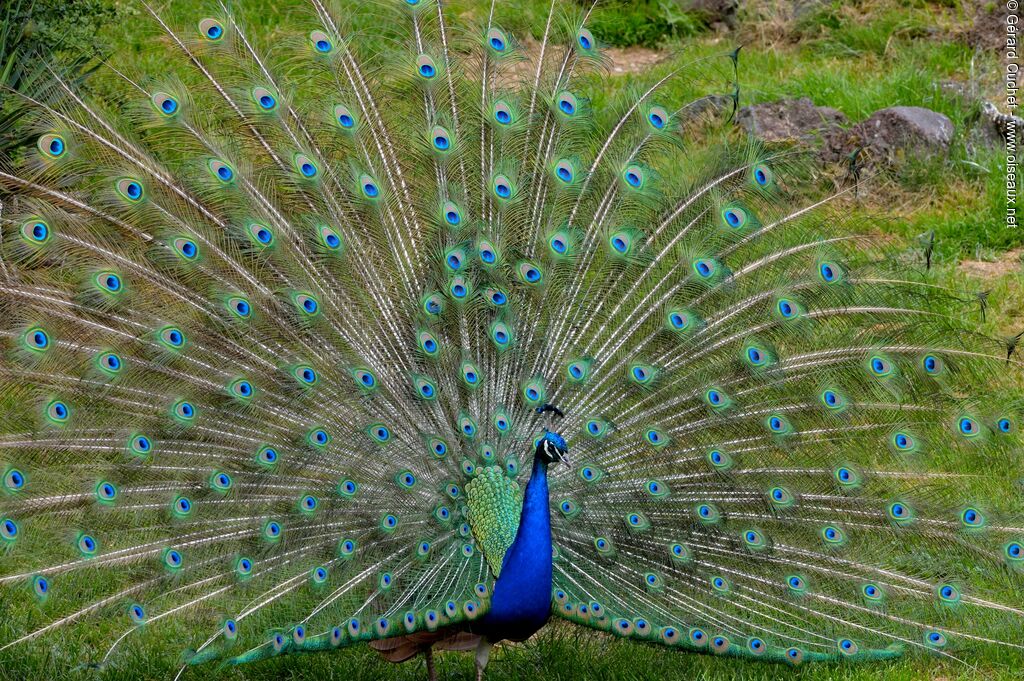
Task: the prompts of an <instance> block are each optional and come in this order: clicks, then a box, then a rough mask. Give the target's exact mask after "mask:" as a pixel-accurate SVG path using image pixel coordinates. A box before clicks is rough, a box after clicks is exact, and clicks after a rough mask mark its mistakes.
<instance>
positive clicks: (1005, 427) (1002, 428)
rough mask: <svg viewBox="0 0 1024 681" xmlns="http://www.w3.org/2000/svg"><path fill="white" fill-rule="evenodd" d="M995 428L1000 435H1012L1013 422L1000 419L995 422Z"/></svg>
mask: <svg viewBox="0 0 1024 681" xmlns="http://www.w3.org/2000/svg"><path fill="white" fill-rule="evenodd" d="M996 428H997V429H998V430H999V432H1000V433H1012V432H1013V421H1011V420H1010V419H1008V418H1005V417H1004V418H1001V419H999V420H998V421H996Z"/></svg>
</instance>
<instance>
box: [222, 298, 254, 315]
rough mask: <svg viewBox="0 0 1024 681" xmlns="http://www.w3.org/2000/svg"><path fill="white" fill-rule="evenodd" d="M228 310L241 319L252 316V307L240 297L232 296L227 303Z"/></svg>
mask: <svg viewBox="0 0 1024 681" xmlns="http://www.w3.org/2000/svg"><path fill="white" fill-rule="evenodd" d="M227 306H228V310H229V311H230V312H231V313H232V314H233V315H235V316H236V317H239V318H241V319H248V318H249V317H250V316H252V306H251V305H249V301H248V300H246V299H245V298H243V297H241V296H232V297H230V298H228V301H227Z"/></svg>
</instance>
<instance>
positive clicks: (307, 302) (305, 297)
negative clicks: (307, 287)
mask: <svg viewBox="0 0 1024 681" xmlns="http://www.w3.org/2000/svg"><path fill="white" fill-rule="evenodd" d="M292 300H293V302H294V303H295V307H296V308H298V310H299V312H301V313H302V314H304V315H307V316H310V317H312V316H315V315H317V314H318V313H319V312H320V303H319V302H317V299H316V298H314V297H313V296H311V295H309V294H308V293H297V294H295V296H294V297H293V299H292Z"/></svg>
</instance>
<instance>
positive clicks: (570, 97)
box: [555, 91, 579, 117]
mask: <svg viewBox="0 0 1024 681" xmlns="http://www.w3.org/2000/svg"><path fill="white" fill-rule="evenodd" d="M555 103H556V104H557V105H558V111H559V112H560V113H561V114H562V115H563V116H566V117H570V116H573V115H575V114H576V111H577V110H578V109H579V100H577V99H576V95H574V94H572V93H571V92H565V91H563V92H560V93H558V96H557V98H556V100H555Z"/></svg>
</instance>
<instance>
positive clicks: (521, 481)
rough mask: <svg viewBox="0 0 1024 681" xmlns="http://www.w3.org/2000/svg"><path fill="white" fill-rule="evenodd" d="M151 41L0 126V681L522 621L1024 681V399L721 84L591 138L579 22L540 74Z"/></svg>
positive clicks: (718, 80) (356, 30) (525, 66)
mask: <svg viewBox="0 0 1024 681" xmlns="http://www.w3.org/2000/svg"><path fill="white" fill-rule="evenodd" d="M296 1H298V0H296ZM145 9H146V10H147V12H148V13H149V14H151V15H152V16H150V17H149V18H148V19H146V20H148V21H150V22H151V24H152V27H153V29H154V31H156V32H159V33H161V34H163V36H164V38H165V39H164V40H153V41H151V42H148V43H143V44H141V45H140V47H139V49H140V50H142V51H144V52H145V55H144V56H145V57H146V58H145V59H141V60H135V59H133V57H132V55H114V56H113V58H112V59H111V60H110V63H111V64H112V65H113V66H115V67H116V71H111V74H112V75H115V76H116V79H115V80H116V81H117V83H118V85H116V86H113V90H114V91H116V93H115V95H114V96H112V97H111V100H110V101H104V100H102V99H99V98H98V95H96V94H95V91H93V90H90V89H88V88H86V87H84V86H83V85H82V84H81V83H78V82H69V81H67V80H65V79H64V78H63V77H62V76H61V75H60V73H59V72H58V71H57V70H56V69H54V70H51V71H48V72H47V73H48V75H47V77H46V78H44V79H41V82H38V83H35V84H34V85H32V88H33V89H32V90H31V91H26V92H22V93H5V97H6V104H5V106H6V107H17V108H19V114H23V115H20V117H19V118H18V124H17V125H18V133H19V135H20V136H21V138H24V139H27V140H29V143H28V144H27V145H25V147H24V148H22V149H19V150H17V152H16V153H13V154H11V155H10V157H4V158H0V198H2V200H3V204H2V207H3V212H2V225H0V227H2V239H0V313H2V314H0V344H2V350H0V352H2V358H0V380H2V397H0V399H2V402H0V404H2V407H3V408H2V409H0V473H2V487H0V622H3V626H2V627H0V668H2V669H5V670H15V671H12V672H11V673H12V674H14V675H18V671H22V672H23V674H22V675H25V674H28V673H30V672H31V670H35V669H37V668H39V666H38V665H36V664H35V663H34V662H31V661H33V660H38V659H42V657H44V656H45V657H46V658H47V664H49V665H54V666H55V667H54V668H47V671H48V672H50V675H51V676H54V677H57V676H61V675H63V674H65V673H67V672H68V671H70V668H71V667H77V666H78V665H79V664H106V663H108V662H110V661H112V660H116V659H117V658H118V654H119V653H120V652H122V651H123V650H125V649H129V648H131V650H132V654H135V653H136V652H139V651H141V652H142V653H144V654H146V655H147V656H151V657H156V656H163V655H167V654H168V653H167V651H168V650H173V651H176V652H174V653H172V654H171V655H170V657H171V658H173V659H170V660H169V661H168V662H167V664H168V665H169V666H173V665H175V664H178V663H179V661H180V659H179V657H177V651H188V652H187V653H186V654H185V657H184V660H185V662H186V663H187V664H188V665H200V664H206V663H222V664H242V663H246V662H252V661H256V660H261V659H265V658H268V657H272V656H276V655H283V654H291V653H299V652H311V651H321V650H329V649H333V648H339V647H346V646H352V645H357V644H361V643H365V642H371V643H372V644H373V645H374V647H375V648H377V649H378V650H379V651H380V652H381V653H382V654H384V655H386V656H388V657H389V659H396V660H397V659H404V658H406V657H409V656H412V655H414V654H416V653H418V652H426V651H429V650H430V646H431V645H434V644H436V645H437V646H438V647H439V648H442V649H443V648H445V647H459V646H462V647H465V646H466V641H467V640H475V639H472V637H480V636H481V635H484V636H485V639H484V643H485V644H486V642H487V641H489V640H491V639H494V640H497V639H499V638H506V637H508V636H505V633H503V632H502V631H498V630H495V629H493V628H490V629H488V628H487V627H490V626H491V624H489V623H490V622H492V621H493V620H492V616H495V617H496V613H499V611H501V608H500V607H499V604H500V603H501V601H500V599H499V597H501V598H508V594H507V593H506V592H504V591H503V588H504V585H507V584H512V583H516V584H518V586H517V587H516V588H518V589H521V593H526V592H527V591H529V590H530V589H533V590H534V591H536V590H537V589H539V599H535V601H537V600H539V603H540V611H541V614H542V615H543V617H536V618H534V619H535V620H536V621H534V622H533V623H532V624H534V625H536V626H541V625H542V624H543V622H544V621H546V619H547V616H548V615H549V614H550V615H554V616H556V617H559V618H562V619H564V620H568V621H571V622H573V623H575V624H576V625H579V626H581V627H587V628H590V629H593V630H597V631H600V632H609V633H613V634H615V635H617V636H621V637H628V638H631V639H636V640H639V641H644V642H647V643H652V644H659V645H665V646H671V647H676V648H679V649H681V650H686V651H690V652H702V653H711V654H717V655H726V656H732V657H742V658H749V659H757V660H769V661H774V662H782V663H789V664H799V663H803V662H813V661H820V660H833V661H835V660H852V661H858V660H880V659H889V658H891V657H894V656H897V655H899V654H915V653H931V654H936V655H939V656H942V657H944V658H945V659H947V660H949V661H954V660H961V661H965V662H970V661H971V660H972V655H973V654H974V651H976V650H978V649H980V648H994V649H999V650H1003V651H1006V652H1007V653H1008V654H1009V655H1010V656H1015V657H1013V659H1012V660H1011V661H1010V662H1008V664H1013V665H1016V667H1015V668H1017V669H1019V667H1020V661H1021V653H1022V651H1024V644H1022V643H1021V637H1020V630H1021V626H1022V623H1024V609H1022V607H1021V595H1022V593H1024V589H1022V582H1021V579H1022V570H1024V529H1022V528H1024V523H1022V522H1021V517H1022V510H1024V509H1022V504H1021V496H1020V489H1019V486H1018V485H1019V481H1020V480H1022V479H1024V458H1022V457H1021V456H1020V447H1021V442H1020V435H1019V430H1018V429H1019V419H1020V417H1021V404H1022V403H1021V401H1020V399H1019V398H1020V389H1019V386H1020V384H1021V362H1020V361H1019V359H1018V358H1017V357H1016V355H1014V354H1013V352H1012V347H1011V349H1010V352H1009V353H1007V350H1006V348H1005V347H1004V346H1003V345H1001V344H1000V343H999V342H998V341H993V340H991V339H988V338H985V337H984V336H982V335H981V334H980V333H978V331H977V329H976V328H974V326H973V325H974V314H973V312H972V308H971V307H970V303H967V302H964V301H965V300H969V299H970V296H967V295H963V294H961V293H959V292H957V291H951V290H948V289H947V288H945V287H943V286H942V285H941V283H939V282H938V281H936V280H935V275H934V273H933V272H929V271H927V270H922V268H917V267H916V266H915V265H913V264H912V263H909V262H908V261H907V260H906V259H905V258H898V257H892V255H891V254H890V253H888V252H887V251H886V250H885V249H884V245H879V244H875V243H871V242H870V241H869V240H867V239H864V238H861V237H858V236H856V235H857V234H864V233H868V232H869V230H866V229H865V228H864V227H865V226H864V225H863V224H861V222H860V221H859V220H854V219H852V218H850V217H848V216H849V214H850V209H849V206H850V202H851V201H854V200H855V199H854V197H853V196H852V192H848V191H840V192H839V193H826V194H823V193H822V191H821V188H820V187H819V186H818V185H817V184H816V183H815V182H813V176H814V171H813V169H812V168H811V166H810V162H811V161H810V160H809V159H807V158H804V156H803V155H802V154H800V153H798V152H796V151H792V150H789V151H778V150H769V149H765V148H762V147H761V146H759V145H757V144H754V143H750V142H747V141H741V142H737V141H735V140H736V135H735V132H729V129H726V128H724V127H723V124H724V123H725V122H726V121H727V120H728V118H729V115H730V113H731V111H730V110H729V107H726V109H724V110H720V109H718V108H717V107H716V105H714V102H717V101H719V98H716V97H710V96H709V97H706V98H704V97H703V96H704V95H714V94H715V93H716V92H719V91H721V90H722V89H723V88H724V91H727V92H731V91H733V88H734V87H735V79H736V77H737V69H738V72H739V74H740V77H744V74H745V73H748V72H745V71H744V69H745V68H750V67H745V66H744V64H745V62H742V61H740V62H738V63H737V61H736V60H737V58H738V53H737V52H733V53H731V54H726V53H723V54H722V56H721V58H720V59H709V60H705V61H704V62H702V63H697V64H687V65H686V66H681V67H678V68H676V69H675V70H668V67H667V66H666V67H662V66H659V67H658V69H661V70H659V71H658V72H657V73H658V74H660V75H659V78H660V79H659V80H657V81H651V82H652V83H653V84H652V85H651V86H649V87H648V88H646V89H642V90H641V89H636V88H625V89H624V91H623V92H621V93H620V95H619V96H618V98H617V99H614V101H610V102H606V103H602V106H592V105H591V103H590V100H589V99H588V96H587V95H588V93H587V91H586V90H587V83H588V82H591V81H588V78H591V77H592V76H593V74H594V73H600V72H601V69H603V68H604V67H605V61H604V59H603V57H602V48H601V45H600V44H599V43H598V41H597V39H596V38H595V36H594V35H593V34H592V33H591V32H590V31H589V30H588V29H587V28H586V25H585V24H586V22H587V19H588V17H589V13H588V12H587V10H586V8H585V7H583V6H581V5H577V4H574V3H568V2H566V3H561V2H555V3H552V5H551V16H550V18H549V20H547V21H543V22H541V23H540V24H539V25H540V26H544V27H545V28H544V33H543V35H542V36H540V42H541V46H540V47H541V49H532V47H529V46H528V44H527V43H524V42H520V41H517V40H516V39H515V37H514V36H512V35H511V34H510V33H509V32H508V31H507V30H505V29H504V28H501V27H500V26H501V25H502V22H503V21H505V22H506V23H505V25H506V26H508V25H513V24H514V23H515V21H514V19H516V17H515V16H514V12H515V11H516V10H515V9H514V8H512V7H506V6H503V5H502V4H500V3H494V4H493V5H492V7H491V8H490V11H489V12H482V13H479V14H477V15H474V16H477V17H480V18H482V17H489V19H488V23H489V24H490V25H488V26H483V25H481V24H479V23H477V22H475V21H468V22H467V21H464V20H462V19H461V18H460V17H456V16H454V13H453V12H452V11H451V10H450V9H449V8H447V7H446V6H445V5H444V3H440V4H439V0H409V1H408V2H407V1H405V0H401V1H400V0H380V1H379V2H378V1H375V2H372V3H355V2H349V1H348V0H345V1H343V2H341V3H340V6H339V7H337V8H335V7H334V6H333V5H328V4H325V3H323V2H321V0H309V2H308V5H307V7H306V10H308V11H303V12H296V13H295V16H294V17H293V18H292V19H289V20H288V21H287V22H286V23H285V24H282V25H281V26H279V27H275V29H274V30H273V31H262V30H258V29H254V30H253V31H252V32H250V31H249V28H248V26H249V25H251V22H252V17H247V16H246V14H245V13H244V12H240V13H239V14H238V15H236V14H234V13H233V11H231V10H230V9H228V8H226V7H225V6H223V5H220V4H218V3H213V4H212V5H211V7H210V8H209V9H208V11H207V12H204V13H202V14H201V15H199V16H192V17H188V18H186V19H181V18H180V17H177V16H173V17H172V16H170V15H168V16H161V15H159V14H157V13H156V10H155V9H152V8H150V7H149V6H148V5H146V6H145ZM140 20H141V19H140ZM293 24H301V25H300V26H295V25H293ZM37 58H38V59H40V60H42V61H44V62H45V61H48V58H49V55H38V56H37ZM134 61H140V62H141V63H144V64H152V63H157V62H159V63H161V64H162V65H165V64H166V65H167V66H166V69H164V71H165V72H161V73H139V72H138V70H137V64H135V63H133V62H134ZM162 69H163V66H162ZM166 71H171V72H173V74H176V75H174V76H168V75H167V73H166ZM754 73H755V74H756V71H755V72H754ZM662 76H663V77H662ZM679 82H685V83H686V84H687V85H688V86H689V87H687V88H671V87H668V86H669V84H671V83H679ZM122 86H123V89H121V90H118V89H117V88H118V87H122ZM683 90H686V91H693V92H699V93H700V95H701V96H702V99H701V100H700V101H699V102H698V104H699V106H692V105H693V104H694V103H693V102H689V101H672V99H673V97H674V95H673V93H677V94H678V93H679V92H681V91H683ZM102 91H104V92H106V91H111V88H105V89H103V90H102ZM698 110H699V113H696V114H695V113H694V111H698ZM695 116H696V117H699V120H697V119H695ZM697 122H700V123H701V126H702V127H701V129H702V130H703V131H705V132H706V135H702V136H701V138H700V139H701V141H700V142H699V143H695V142H693V141H692V140H693V136H692V135H690V134H689V131H690V130H691V129H692V127H693V124H694V123H697ZM684 131H686V134H681V133H683V132H684ZM552 407H556V408H557V413H560V414H562V416H561V417H558V416H556V415H555V413H554V412H553V411H552ZM546 429H547V430H550V431H551V432H548V433H545V430H546ZM555 431H558V432H557V434H556V433H555ZM561 438H564V441H562V444H565V443H567V444H566V447H565V449H567V450H568V451H567V452H564V451H560V450H557V451H555V453H557V454H558V456H557V457H555V456H554V454H553V453H552V451H554V450H550V449H545V447H549V446H551V443H552V442H559V441H561ZM542 456H548V457H549V458H548V459H541V457H542ZM562 463H567V464H568V465H562ZM531 464H533V465H531ZM541 464H543V465H541ZM548 464H550V467H549V468H545V466H547V465H548ZM531 471H535V472H531ZM545 471H546V473H545ZM542 474H543V475H546V477H545V478H543V479H544V481H545V482H546V483H547V487H545V488H543V489H544V490H545V493H547V494H548V495H549V498H548V504H549V506H548V509H547V510H549V511H550V513H549V514H548V515H545V514H544V513H543V511H544V510H545V509H544V506H543V504H531V503H526V502H524V498H526V499H528V500H529V499H530V497H529V496H528V495H529V494H530V490H531V487H530V486H529V485H528V484H527V479H531V480H533V479H534V478H530V476H531V475H536V476H538V477H537V478H535V479H536V480H540V479H541V477H539V476H541V475H542ZM537 489H540V487H539V486H538V488H537ZM538 494H539V492H538ZM542 501H543V500H542ZM524 508H525V509H527V510H529V509H534V512H535V513H536V509H540V511H541V512H540V513H537V515H535V516H531V515H528V514H527V513H526V511H524ZM537 528H541V529H540V530H538V529H537ZM544 528H550V529H549V530H545V529H544ZM537 532H541V533H544V534H545V536H543V537H538V536H537V535H535V534H530V533H537ZM520 537H526V538H527V539H534V540H536V539H538V538H540V539H543V540H548V539H550V542H551V544H552V546H551V551H550V553H551V556H550V563H548V562H547V561H548V560H549V556H548V555H547V546H548V545H547V544H545V543H544V542H539V543H538V544H537V545H542V546H544V547H545V550H544V551H543V555H532V556H527V557H526V558H529V560H530V561H532V563H531V565H533V566H534V567H536V566H538V565H539V566H541V567H542V568H544V569H542V570H537V571H536V574H539V575H541V576H542V577H543V580H545V581H542V582H538V581H534V582H530V581H528V580H524V581H521V582H514V581H510V580H513V578H516V577H517V576H518V577H522V574H521V573H520V572H517V571H519V570H521V569H522V568H521V567H512V568H510V567H509V565H512V564H513V563H514V561H513V560H512V559H513V558H515V557H517V556H519V559H518V560H519V562H517V563H515V565H517V566H521V564H523V563H524V561H525V559H524V557H523V556H521V555H520V554H519V553H517V551H516V547H517V546H525V545H526V544H517V542H518V541H519V540H520ZM548 567H550V572H548V571H547V568H548ZM548 582H550V591H551V599H550V610H548V609H547V606H546V605H545V603H546V600H547V598H548V593H547V589H548V586H549V584H548ZM519 593H520V592H516V593H514V594H513V596H516V595H518V594H519ZM503 594H504V595H503ZM535 595H536V594H535ZM506 603H507V601H506ZM536 626H535V627H534V628H536ZM481 632H484V634H481ZM526 633H527V634H528V633H529V632H526ZM509 636H512V634H509ZM460 637H462V638H460ZM466 637H470V638H469V639H467V638H466ZM486 637H490V638H486ZM520 638H521V637H520ZM62 642H73V643H74V645H70V646H69V647H68V649H69V650H73V651H74V653H73V656H74V658H75V659H70V658H67V657H64V656H57V657H52V656H51V655H50V652H49V651H52V650H53V649H54V648H55V646H60V645H61V643H62ZM155 642H159V645H157V644H156V643H155ZM150 645H152V646H153V647H152V649H150V648H148V647H147V646H150ZM132 646H137V647H132ZM79 655H80V656H81V659H78V656H79ZM161 659H162V658H161ZM25 660H30V662H25ZM40 664H42V663H40ZM64 666H66V667H67V668H64ZM26 669H27V670H30V671H24V670H26Z"/></svg>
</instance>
